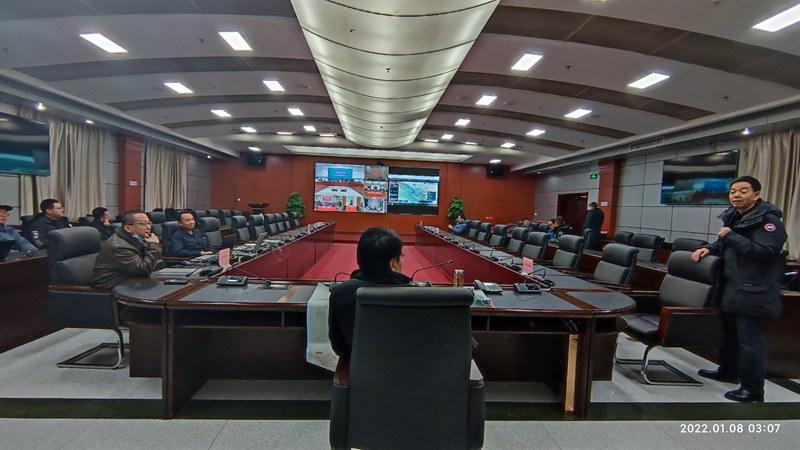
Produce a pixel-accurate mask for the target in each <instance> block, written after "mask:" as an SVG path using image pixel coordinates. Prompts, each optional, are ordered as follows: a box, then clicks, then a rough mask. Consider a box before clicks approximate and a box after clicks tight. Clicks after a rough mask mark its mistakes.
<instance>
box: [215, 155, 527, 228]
mask: <svg viewBox="0 0 800 450" xmlns="http://www.w3.org/2000/svg"><path fill="white" fill-rule="evenodd" d="M316 162H328V163H341V164H366V165H368V164H377V163H378V161H377V160H371V159H352V158H325V157H311V156H294V155H268V156H267V162H266V166H265V167H263V168H252V167H247V166H245V164H244V162H243V161H242V160H239V159H234V160H227V161H214V162H213V163H212V165H211V205H212V207H213V208H228V209H241V210H244V211H247V210H249V209H250V208H249V207H248V206H247V204H248V203H257V202H267V203H269V206H268V207H267V212H278V211H285V210H286V199H287V198H288V197H289V194H290V193H291V192H293V191H298V192H300V194H301V195H302V196H303V201H304V203H305V207H306V218H305V219H304V223H307V222H315V221H321V220H325V221H328V220H332V221H335V222H336V231H337V234H347V233H360V232H361V231H363V230H365V229H366V228H369V227H372V226H381V227H389V228H392V229H394V230H395V231H397V232H398V233H400V234H405V235H408V234H413V232H414V224H417V223H419V222H420V220H422V221H423V222H424V223H425V224H427V225H434V226H439V227H445V226H446V225H447V223H448V221H447V206H448V205H449V203H450V200H451V199H452V198H453V197H456V196H458V197H461V198H462V199H463V200H464V204H465V207H466V216H467V218H469V219H480V220H486V221H489V222H492V223H507V222H515V221H517V220H520V219H522V218H524V217H531V215H532V214H533V199H534V192H533V190H534V183H533V178H532V177H530V176H522V175H517V174H514V173H510V172H509V171H506V173H505V175H503V176H501V177H497V178H489V177H487V176H486V166H485V165H475V164H453V163H428V162H420V161H390V160H382V162H383V163H384V164H386V165H388V166H395V167H423V168H438V169H439V176H440V180H441V181H440V185H439V196H440V200H439V215H438V216H417V215H407V214H362V213H332V212H315V211H314V209H313V200H314V163H316Z"/></svg>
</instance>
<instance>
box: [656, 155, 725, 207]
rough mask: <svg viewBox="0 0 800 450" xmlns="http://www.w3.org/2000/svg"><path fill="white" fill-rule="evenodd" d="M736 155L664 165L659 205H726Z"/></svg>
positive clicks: (672, 160) (712, 156) (680, 160)
mask: <svg viewBox="0 0 800 450" xmlns="http://www.w3.org/2000/svg"><path fill="white" fill-rule="evenodd" d="M738 162H739V153H738V152H736V151H731V152H721V153H712V154H708V155H698V156H689V157H685V158H676V159H671V160H669V161H664V172H663V176H662V179H661V203H663V204H667V205H728V204H729V202H728V191H729V185H730V183H731V181H733V180H735V179H736V173H737V165H738Z"/></svg>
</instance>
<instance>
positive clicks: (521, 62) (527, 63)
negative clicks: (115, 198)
mask: <svg viewBox="0 0 800 450" xmlns="http://www.w3.org/2000/svg"><path fill="white" fill-rule="evenodd" d="M540 59H542V55H535V54H533V53H525V54H524V55H522V57H521V58H520V59H518V60H517V62H515V63H514V65H513V66H511V70H515V71H520V72H527V71H528V70H531V67H533V66H534V65H535V64H536V63H537V62H539V60H540Z"/></svg>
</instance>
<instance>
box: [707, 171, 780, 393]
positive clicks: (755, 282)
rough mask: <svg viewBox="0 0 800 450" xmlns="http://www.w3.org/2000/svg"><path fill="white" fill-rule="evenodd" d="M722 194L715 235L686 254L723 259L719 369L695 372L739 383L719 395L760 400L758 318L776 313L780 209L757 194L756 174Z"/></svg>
mask: <svg viewBox="0 0 800 450" xmlns="http://www.w3.org/2000/svg"><path fill="white" fill-rule="evenodd" d="M728 197H729V199H730V202H731V207H730V208H728V209H727V210H725V211H724V212H723V213H722V214H720V215H719V218H720V219H722V228H720V229H719V232H718V233H717V235H718V236H719V238H718V239H717V241H716V242H714V243H713V244H709V245H706V246H704V247H703V248H699V249H697V250H695V252H694V253H692V260H694V261H695V262H698V261H700V260H701V259H703V258H704V257H705V256H706V255H709V254H714V255H718V256H721V257H722V258H723V260H724V271H723V291H722V326H723V344H722V348H721V349H720V356H719V368H718V369H717V370H706V369H701V370H700V371H699V374H700V376H703V377H706V378H710V379H713V380H718V381H723V382H727V383H739V382H740V383H741V386H740V387H739V389H736V390H733V391H730V392H727V393H726V394H725V398H727V399H729V400H734V401H737V402H763V401H764V376H765V372H766V355H767V351H766V345H765V343H764V322H765V320H766V319H770V318H775V317H778V316H779V315H780V312H781V299H780V291H781V281H782V279H783V269H784V264H785V258H784V256H783V254H782V249H783V244H784V243H785V242H786V231H785V229H784V227H783V223H781V216H782V214H781V212H780V210H778V208H776V207H775V206H774V205H772V204H770V203H768V202H766V201H764V200H762V199H761V198H760V197H761V183H760V182H759V181H758V180H757V179H755V178H753V177H751V176H743V177H739V178H737V179H735V180H734V181H733V182H732V183H731V186H730V192H729V194H728Z"/></svg>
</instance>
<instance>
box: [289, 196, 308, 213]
mask: <svg viewBox="0 0 800 450" xmlns="http://www.w3.org/2000/svg"><path fill="white" fill-rule="evenodd" d="M286 211H288V212H293V213H297V215H298V216H299V217H303V216H305V215H306V207H305V205H303V197H302V196H301V195H300V193H299V192H297V191H295V192H292V193H291V194H289V199H288V200H286Z"/></svg>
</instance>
